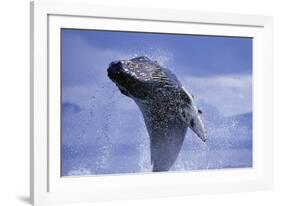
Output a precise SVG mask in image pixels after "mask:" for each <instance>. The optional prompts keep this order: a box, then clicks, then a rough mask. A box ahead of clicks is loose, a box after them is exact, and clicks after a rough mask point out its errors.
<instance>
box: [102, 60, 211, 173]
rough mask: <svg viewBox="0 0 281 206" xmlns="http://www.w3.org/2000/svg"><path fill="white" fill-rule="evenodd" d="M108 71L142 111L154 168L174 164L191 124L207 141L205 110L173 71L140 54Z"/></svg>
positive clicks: (153, 169)
mask: <svg viewBox="0 0 281 206" xmlns="http://www.w3.org/2000/svg"><path fill="white" fill-rule="evenodd" d="M107 72H108V77H109V78H110V79H111V80H112V81H113V82H114V83H115V84H116V86H117V87H118V88H119V90H120V92H121V93H122V94H123V95H126V96H128V97H130V98H132V99H133V100H134V101H135V103H136V104H137V105H138V107H139V108H140V110H141V112H142V114H143V117H144V121H145V125H146V128H147V131H148V134H149V136H150V153H151V164H152V166H153V168H152V171H154V172H159V171H167V170H169V169H170V168H171V167H172V166H173V164H174V163H175V161H176V159H177V156H178V154H179V152H180V150H181V147H182V144H183V141H184V137H185V134H186V131H187V128H188V127H189V128H191V130H192V131H193V132H195V133H196V135H197V136H198V137H199V138H200V139H201V140H202V141H203V142H205V141H206V131H205V128H204V124H203V122H202V119H201V117H200V115H201V113H202V111H201V110H199V109H197V107H196V105H195V103H194V99H193V96H192V95H190V93H189V92H188V91H187V90H185V89H184V88H183V86H182V84H181V83H180V81H179V80H178V79H177V77H176V76H175V75H174V74H173V73H172V72H171V71H170V70H168V69H166V68H163V67H162V66H160V65H159V64H158V62H157V61H152V60H150V59H149V58H148V57H145V56H140V57H136V58H133V59H130V60H120V61H114V62H112V63H111V64H110V65H109V68H108V69H107Z"/></svg>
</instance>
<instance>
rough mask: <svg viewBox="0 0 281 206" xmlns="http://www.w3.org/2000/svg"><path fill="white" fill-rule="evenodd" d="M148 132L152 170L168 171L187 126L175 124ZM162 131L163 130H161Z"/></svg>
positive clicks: (177, 153) (178, 149) (176, 154)
mask: <svg viewBox="0 0 281 206" xmlns="http://www.w3.org/2000/svg"><path fill="white" fill-rule="evenodd" d="M165 130H166V128H162V129H161V130H154V131H151V132H150V149H151V164H152V165H153V169H152V171H153V172H160V171H168V170H169V169H170V168H171V167H172V166H173V164H174V163H175V161H176V159H177V157H178V155H179V152H180V150H181V147H182V144H183V141H184V137H185V133H186V130H187V128H186V127H180V128H177V126H176V125H173V126H170V128H169V130H168V131H165ZM163 131H164V132H163Z"/></svg>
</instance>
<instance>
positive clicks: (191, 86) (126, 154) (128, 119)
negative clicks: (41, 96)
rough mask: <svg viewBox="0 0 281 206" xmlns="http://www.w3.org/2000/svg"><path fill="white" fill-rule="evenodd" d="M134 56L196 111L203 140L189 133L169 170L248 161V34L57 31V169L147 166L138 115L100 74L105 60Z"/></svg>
mask: <svg viewBox="0 0 281 206" xmlns="http://www.w3.org/2000/svg"><path fill="white" fill-rule="evenodd" d="M140 55H146V56H148V57H149V58H151V59H152V60H157V61H158V62H159V63H160V64H161V65H162V66H163V67H166V68H168V69H170V70H171V71H172V72H173V73H175V74H176V76H177V77H178V79H179V80H180V81H181V83H182V85H183V86H184V87H185V88H186V89H187V90H188V91H189V92H190V93H192V94H193V95H194V96H195V102H196V104H197V105H198V107H199V108H200V109H201V110H202V111H203V116H202V118H203V121H205V124H206V128H207V131H208V134H209V143H208V144H207V145H205V146H204V145H203V144H202V143H201V142H200V141H198V138H196V137H195V135H194V134H193V133H192V132H191V130H188V132H187V135H186V138H187V139H186V140H185V142H184V145H183V149H182V151H181V153H180V156H179V158H178V160H177V162H176V164H175V167H174V170H187V169H202V168H203V169H204V168H222V167H239V166H242V167H245V166H246V167H247V166H251V164H252V162H251V161H252V159H251V158H252V156H251V155H252V150H251V142H252V136H251V127H252V123H251V112H252V39H250V38H232V37H217V36H194V35H168V34H151V33H132V32H109V31H94V30H71V29H63V30H62V103H63V108H62V109H63V113H62V114H63V115H62V143H63V161H62V164H63V165H62V168H63V174H64V175H71V174H73V175H77V174H78V175H79V174H80V175H83V174H101V173H102V174H103V173H118V172H137V171H150V154H149V137H148V134H147V131H146V128H145V124H144V121H143V118H142V114H141V112H140V111H139V109H138V107H137V105H136V104H135V103H134V102H133V101H132V100H131V99H130V98H128V97H126V96H124V95H122V94H121V93H120V91H119V90H118V88H117V87H116V86H115V85H114V84H113V83H112V81H111V80H110V79H109V78H108V77H107V68H108V65H109V64H110V62H111V61H115V60H120V59H130V58H133V57H136V56H140ZM237 115H242V116H241V117H243V118H241V117H240V116H237ZM236 117H237V118H236ZM245 119H246V121H245ZM81 169H82V170H81ZM81 171H82V173H81Z"/></svg>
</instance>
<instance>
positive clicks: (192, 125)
mask: <svg viewBox="0 0 281 206" xmlns="http://www.w3.org/2000/svg"><path fill="white" fill-rule="evenodd" d="M190 126H191V127H194V119H191V120H190Z"/></svg>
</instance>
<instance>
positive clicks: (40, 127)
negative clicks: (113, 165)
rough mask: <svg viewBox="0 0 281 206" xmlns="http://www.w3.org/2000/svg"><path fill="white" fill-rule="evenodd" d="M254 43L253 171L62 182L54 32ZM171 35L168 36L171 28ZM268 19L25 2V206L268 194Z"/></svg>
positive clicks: (57, 57)
mask: <svg viewBox="0 0 281 206" xmlns="http://www.w3.org/2000/svg"><path fill="white" fill-rule="evenodd" d="M64 27H71V28H80V29H85V28H87V29H95V28H99V29H104V30H121V31H147V32H153V31H154V32H160V33H161V32H165V33H192V34H209V35H225V36H248V37H253V38H254V47H253V58H254V61H253V84H254V87H253V94H254V95H253V96H254V97H253V98H254V105H253V112H254V130H253V134H254V135H253V138H254V148H253V157H254V166H253V168H251V169H229V170H212V171H196V172H184V173H183V172H181V173H159V174H145V175H143V174H134V175H131V174H130V175H109V176H96V177H82V178H78V177H73V178H61V176H60V138H58V135H59V134H60V122H59V118H60V117H59V116H58V114H60V111H59V109H60V107H59V106H58V102H59V98H60V69H59V68H58V67H59V65H60V53H59V51H60V36H59V31H60V28H64ZM171 28H172V29H171ZM272 56H273V55H272V17H269V16H255V15H240V14H224V13H208V12H190V11H176V10H163V9H150V8H147V9H144V8H142V9H139V8H127V7H108V6H100V5H92V4H83V3H81V4H80V3H58V2H49V1H34V2H31V115H30V116H31V141H30V142H31V143H30V145H31V155H30V157H31V169H30V173H31V174H30V175H31V183H30V188H31V192H30V195H31V201H32V203H33V204H34V205H41V204H49V203H72V202H90V201H102V200H117V199H133V198H148V197H163V196H180V195H188V194H209V193H218V192H243V191H256V190H268V189H271V188H272V184H273V174H272V173H273V169H272V168H273V165H272V164H273V155H272V154H273V152H272V150H273V128H272V125H273V83H272V80H273V65H272V64H273V63H272Z"/></svg>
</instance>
